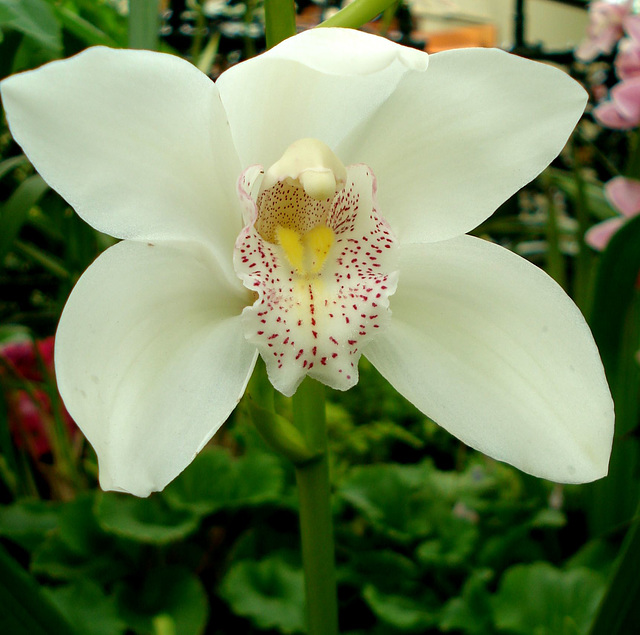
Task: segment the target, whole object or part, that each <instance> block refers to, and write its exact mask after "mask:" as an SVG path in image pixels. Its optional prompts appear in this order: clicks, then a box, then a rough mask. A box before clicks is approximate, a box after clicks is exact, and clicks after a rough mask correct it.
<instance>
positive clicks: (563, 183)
mask: <svg viewBox="0 0 640 635" xmlns="http://www.w3.org/2000/svg"><path fill="white" fill-rule="evenodd" d="M546 172H547V174H548V175H549V177H550V180H551V183H553V185H555V186H556V187H558V188H559V189H561V190H562V191H563V192H564V193H565V194H566V195H567V197H568V198H569V199H570V200H571V201H572V202H573V203H574V205H577V204H579V197H580V195H581V193H580V189H579V184H578V183H577V182H576V179H575V175H574V174H571V173H568V172H565V171H564V170H558V169H554V168H547V171H546ZM582 185H583V187H584V196H585V198H586V200H587V206H588V208H589V212H591V213H593V215H594V216H595V217H596V218H598V219H599V220H606V219H607V218H613V217H614V216H616V212H615V210H614V209H613V208H612V207H611V205H610V204H609V201H607V198H606V197H605V195H604V183H599V182H597V183H593V182H589V181H585V182H584V183H583V184H582Z"/></svg>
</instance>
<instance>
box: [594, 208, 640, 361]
mask: <svg viewBox="0 0 640 635" xmlns="http://www.w3.org/2000/svg"><path fill="white" fill-rule="evenodd" d="M638 272H640V216H637V217H635V218H633V219H631V220H630V221H629V222H627V223H625V225H624V226H623V227H621V228H620V230H619V231H617V232H616V233H615V234H614V236H613V237H612V238H611V241H610V242H609V244H608V245H607V248H606V249H605V251H604V252H603V254H602V259H601V261H600V264H599V266H598V273H597V279H596V289H595V296H594V303H593V309H592V315H591V319H590V325H591V330H592V331H593V335H594V337H595V338H596V342H597V343H598V348H599V349H600V354H601V356H602V361H603V362H604V365H605V369H606V370H607V373H608V374H610V373H611V372H612V371H614V370H615V367H616V365H617V360H618V356H619V354H620V343H621V338H622V334H623V332H624V321H625V317H626V315H627V311H628V309H629V307H630V306H631V303H632V301H633V296H634V293H635V289H636V281H637V279H638Z"/></svg>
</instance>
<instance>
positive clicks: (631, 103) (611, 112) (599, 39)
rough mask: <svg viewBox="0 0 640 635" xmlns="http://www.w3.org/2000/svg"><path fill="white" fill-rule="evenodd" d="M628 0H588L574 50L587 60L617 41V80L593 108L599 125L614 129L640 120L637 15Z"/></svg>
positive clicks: (626, 127) (639, 22) (639, 29)
mask: <svg viewBox="0 0 640 635" xmlns="http://www.w3.org/2000/svg"><path fill="white" fill-rule="evenodd" d="M632 4H633V3H632V0H628V1H627V2H624V3H622V4H612V3H610V2H594V3H592V5H591V7H590V9H589V12H590V17H591V20H590V24H589V28H588V30H587V39H586V40H585V41H584V42H583V43H582V44H581V45H580V46H579V47H578V49H577V50H576V57H577V58H578V59H580V60H582V61H590V60H592V59H594V58H595V57H597V56H598V55H599V54H600V53H611V51H613V49H614V47H615V46H616V44H618V52H617V54H616V58H615V61H614V66H615V69H616V74H617V76H618V78H619V79H620V81H619V82H618V83H617V84H616V85H615V86H614V87H613V88H612V89H611V91H610V93H609V99H608V100H606V101H604V102H602V103H601V104H600V105H599V106H597V107H596V108H595V109H594V111H593V116H594V117H595V119H596V120H597V121H598V122H599V123H600V124H601V125H603V126H605V127H606V128H613V129H615V130H630V129H632V128H635V127H636V126H638V125H639V124H640V15H633V14H632V13H631V9H632ZM623 35H626V37H623Z"/></svg>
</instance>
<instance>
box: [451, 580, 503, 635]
mask: <svg viewBox="0 0 640 635" xmlns="http://www.w3.org/2000/svg"><path fill="white" fill-rule="evenodd" d="M492 577H493V573H492V572H491V570H490V569H476V570H475V571H473V573H472V574H471V575H470V576H469V578H468V579H467V581H466V582H465V583H464V587H463V588H462V595H461V596H460V597H457V598H453V599H451V600H449V602H447V604H446V605H445V607H444V609H443V610H442V613H441V616H440V628H441V629H442V630H444V631H452V630H460V631H462V632H464V633H469V634H470V635H493V632H494V629H493V620H492V615H491V604H490V597H491V596H490V595H489V591H488V590H487V584H488V583H489V581H490V580H491V578H492Z"/></svg>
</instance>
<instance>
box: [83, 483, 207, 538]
mask: <svg viewBox="0 0 640 635" xmlns="http://www.w3.org/2000/svg"><path fill="white" fill-rule="evenodd" d="M95 513H96V518H97V520H98V523H99V525H100V527H102V529H103V530H104V531H107V532H109V533H113V534H115V535H117V536H122V537H124V538H130V539H131V540H135V541H137V542H142V543H150V544H156V545H163V544H167V543H170V542H175V541H176V540H182V539H183V538H186V537H187V536H188V535H189V534H191V533H193V532H194V531H195V530H196V529H197V527H198V523H199V517H198V516H197V515H196V514H194V513H192V512H190V511H188V510H177V509H172V508H171V507H169V506H168V505H167V503H166V501H165V500H164V499H163V498H162V496H161V495H159V494H156V495H154V496H150V497H149V498H136V497H134V496H130V495H128V494H115V493H112V492H105V493H103V494H102V495H100V496H99V497H98V500H97V504H96V508H95Z"/></svg>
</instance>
